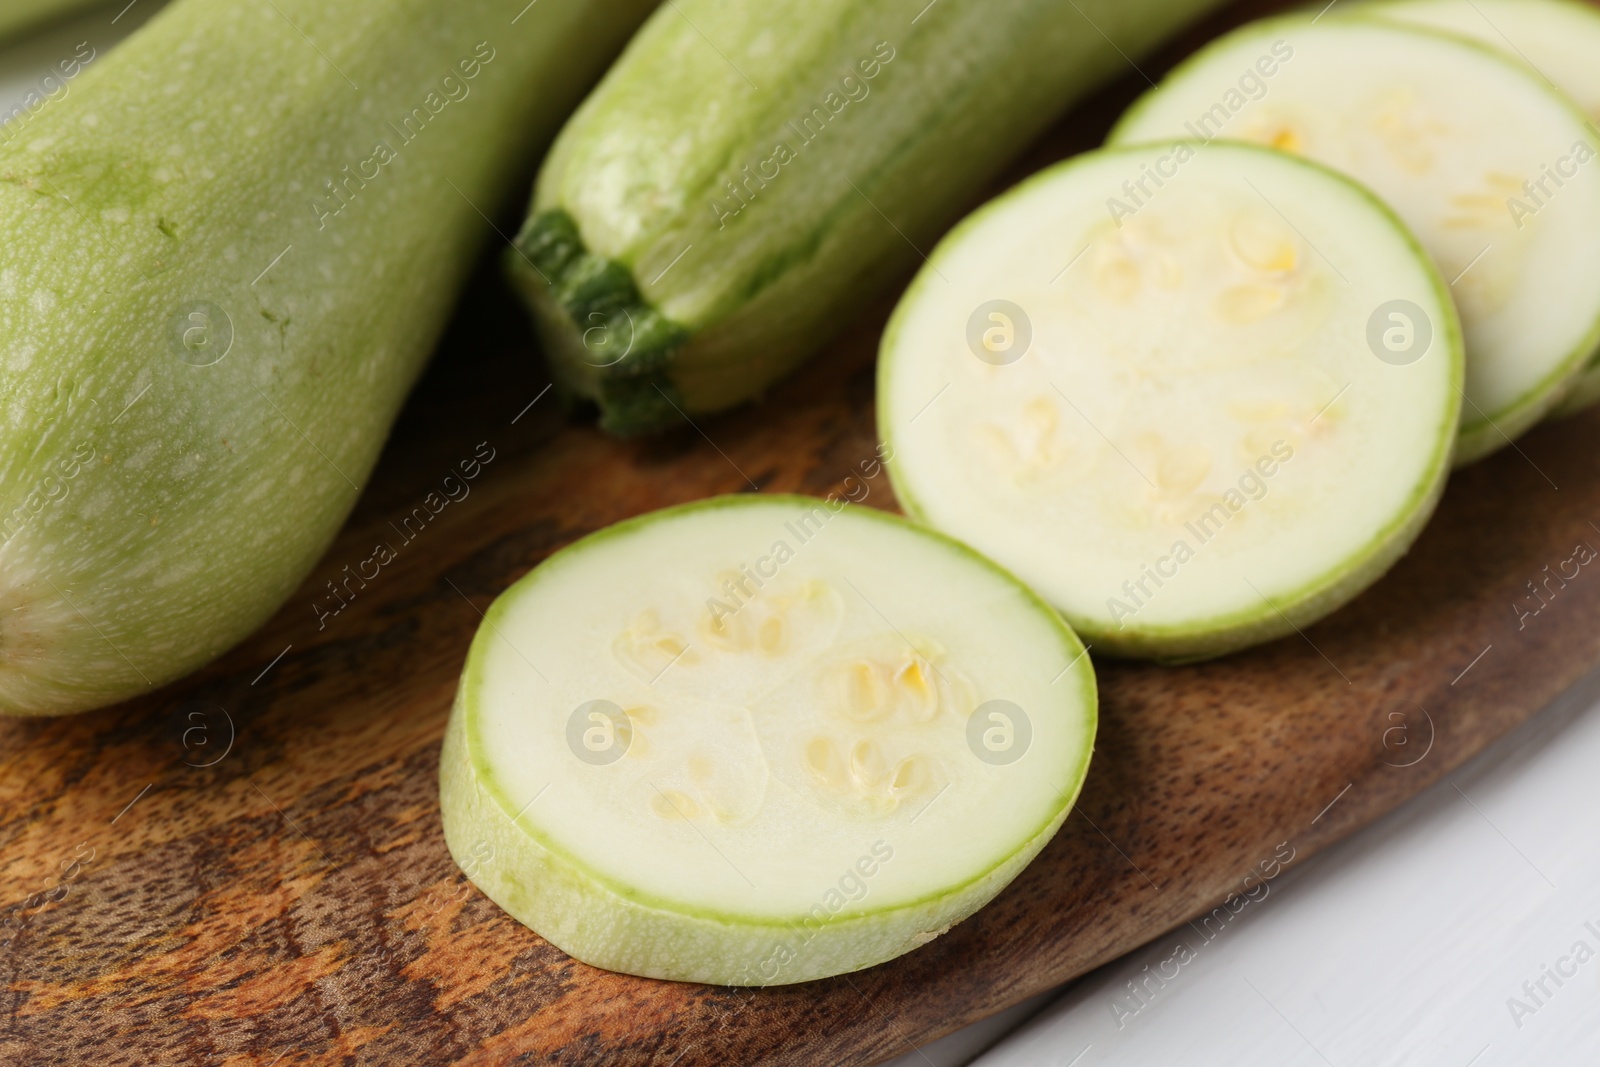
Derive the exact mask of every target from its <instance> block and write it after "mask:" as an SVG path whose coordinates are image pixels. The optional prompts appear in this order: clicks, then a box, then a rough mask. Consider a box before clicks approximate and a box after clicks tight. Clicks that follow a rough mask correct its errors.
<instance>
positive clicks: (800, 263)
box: [506, 0, 1216, 435]
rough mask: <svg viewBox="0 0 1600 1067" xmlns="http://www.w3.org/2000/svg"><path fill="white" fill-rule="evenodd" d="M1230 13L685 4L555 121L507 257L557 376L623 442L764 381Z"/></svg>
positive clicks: (684, 0) (1152, 7)
mask: <svg viewBox="0 0 1600 1067" xmlns="http://www.w3.org/2000/svg"><path fill="white" fill-rule="evenodd" d="M1214 6H1216V0H1092V2H1091V0H1084V2H1081V3H1078V4H1076V5H1074V4H1063V3H1061V2H1059V0H990V2H987V3H977V2H975V0H939V2H937V3H935V4H932V5H927V6H926V7H924V5H922V4H918V3H906V2H904V0H894V2H889V0H772V2H768V3H763V4H759V5H757V4H746V3H739V2H737V0H676V2H675V3H673V4H671V5H666V6H663V7H662V8H661V9H660V10H659V11H657V13H656V14H655V15H654V16H653V17H652V18H651V19H650V21H649V22H647V23H646V25H645V27H644V29H643V30H642V31H640V33H639V35H638V36H637V37H635V39H634V40H633V42H632V43H631V44H630V45H629V47H628V49H627V51H626V52H625V53H624V54H623V58H622V59H621V60H620V61H619V62H618V64H617V65H616V66H615V67H614V68H612V70H611V72H610V73H609V74H608V75H607V76H606V78H605V79H604V80H603V81H602V82H601V84H600V86H599V87H598V88H597V89H596V90H595V92H594V93H593V94H591V95H590V97H589V98H588V99H587V100H586V101H585V102H584V104H583V106H582V107H581V108H580V109H579V110H578V113H577V114H576V115H575V116H574V117H573V119H572V120H571V121H570V122H569V123H568V124H567V126H566V128H565V129H564V130H563V131H562V133H561V135H560V136H559V137H558V138H557V141H556V145H555V147H554V148H553V149H552V151H551V154H550V156H549V158H548V159H547V160H546V163H545V166H544V169H543V171H542V173H541V174H540V177H539V183H538V187H537V189H536V191H535V195H534V198H533V203H532V207H531V210H530V214H529V217H528V221H527V223H526V225H525V226H524V227H523V229H522V231H521V233H520V235H519V237H518V239H517V244H518V248H517V250H516V251H515V252H513V253H512V254H510V255H508V256H507V257H506V262H507V264H508V269H509V272H510V274H511V277H512V279H513V282H514V284H516V285H517V287H518V288H519V290H521V291H522V293H523V294H524V296H525V298H526V299H527V301H528V302H529V304H530V305H531V307H532V310H533V312H534V315H535V317H536V319H537V320H538V323H539V328H540V332H541V335H542V337H543V339H544V341H545V347H546V351H547V353H548V355H549V357H550V359H551V362H552V364H553V367H554V370H555V373H556V375H557V377H558V379H559V380H560V381H561V382H562V383H563V385H564V386H565V387H566V388H567V389H568V390H570V391H571V392H573V393H575V394H578V395H580V396H583V397H587V398H589V399H592V400H594V401H596V402H597V403H598V404H599V407H600V409H601V425H602V426H604V427H605V428H607V429H609V430H611V431H613V432H616V433H619V434H624V435H627V434H636V433H645V432H650V431H654V430H658V429H662V428H665V427H669V426H673V425H680V424H681V423H682V421H683V418H684V415H685V413H688V414H692V413H696V412H710V411H717V410H721V409H724V408H728V407H731V406H733V405H735V404H738V403H741V402H743V401H746V400H749V399H751V398H753V397H755V396H757V395H759V394H760V393H761V392H762V390H764V389H765V388H766V387H767V386H768V385H770V384H771V383H772V382H774V381H776V380H777V379H778V378H780V377H782V376H783V375H784V374H786V373H788V372H789V371H790V370H792V369H793V368H794V367H795V366H796V365H797V364H799V363H800V362H801V361H802V360H803V359H805V358H806V357H807V356H808V355H810V354H811V353H812V352H813V351H815V350H816V349H817V348H818V347H819V346H820V345H821V344H822V343H823V342H824V341H826V340H827V339H828V337H829V336H831V335H832V334H833V333H834V332H835V331H836V330H837V329H838V328H839V327H841V326H843V325H844V324H845V323H846V322H848V321H849V318H850V316H851V314H852V313H853V312H854V311H856V310H857V309H859V308H860V307H861V306H862V305H863V304H864V303H866V302H867V301H869V300H870V299H872V298H873V297H875V296H877V295H879V294H880V293H881V290H882V288H883V286H884V285H885V283H887V282H889V281H891V280H892V279H893V278H894V277H895V276H896V274H897V273H899V272H901V271H902V270H904V269H905V268H906V267H907V266H909V265H910V264H913V263H915V262H917V260H918V256H919V253H918V251H917V249H918V248H926V247H927V242H929V241H930V240H931V239H932V238H934V237H935V236H937V234H938V233H939V232H940V231H941V230H942V229H943V228H944V227H945V226H947V225H948V224H949V223H951V222H953V221H954V220H955V218H956V217H957V216H958V215H959V214H960V212H961V211H962V210H963V209H965V208H967V207H969V206H970V205H971V202H972V200H973V199H974V198H976V197H977V196H978V195H979V194H980V193H981V191H982V190H983V188H984V186H985V184H986V183H987V182H989V181H990V180H992V179H993V178H994V176H995V175H996V174H997V173H998V172H999V171H1000V170H1001V169H1002V168H1003V167H1004V166H1005V165H1006V163H1007V162H1008V161H1009V160H1010V159H1012V158H1013V157H1014V156H1015V155H1016V154H1017V153H1018V152H1019V151H1020V150H1021V149H1022V148H1023V147H1024V146H1025V145H1027V143H1028V142H1029V141H1030V140H1031V139H1032V138H1034V137H1035V136H1036V135H1038V134H1039V133H1040V132H1041V131H1042V130H1043V129H1044V128H1045V127H1046V126H1048V125H1049V124H1050V123H1051V121H1052V120H1053V119H1054V118H1055V117H1056V116H1057V115H1059V114H1060V112H1061V111H1062V110H1063V109H1064V108H1065V107H1066V106H1067V105H1068V104H1070V103H1071V102H1072V101H1073V100H1074V99H1075V98H1077V97H1078V96H1080V95H1082V94H1083V93H1084V92H1086V91H1087V90H1089V89H1090V88H1092V87H1093V86H1095V85H1096V84H1098V83H1099V82H1101V81H1103V80H1105V79H1107V78H1109V77H1111V76H1113V75H1115V74H1118V73H1121V72H1124V71H1126V70H1128V65H1129V62H1130V60H1129V59H1128V58H1126V57H1133V59H1134V60H1137V57H1138V56H1139V55H1141V54H1142V53H1144V52H1145V51H1147V50H1148V49H1149V48H1150V47H1151V46H1153V45H1155V44H1156V43H1158V42H1159V41H1160V40H1162V39H1163V38H1165V37H1166V36H1168V35H1170V34H1172V33H1174V32H1176V31H1177V30H1178V29H1179V28H1181V27H1182V26H1183V25H1184V24H1186V23H1187V22H1188V21H1189V20H1190V19H1191V18H1193V17H1195V16H1197V15H1199V14H1200V13H1201V12H1203V11H1205V10H1206V9H1208V8H1211V7H1214ZM1113 41H1114V42H1115V44H1114V45H1113V44H1112V43H1111V42H1113ZM1119 50H1120V53H1124V54H1125V55H1124V54H1119ZM557 250H559V251H557Z"/></svg>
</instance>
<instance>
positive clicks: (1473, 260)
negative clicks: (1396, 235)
mask: <svg viewBox="0 0 1600 1067" xmlns="http://www.w3.org/2000/svg"><path fill="white" fill-rule="evenodd" d="M1268 70H1270V71H1271V72H1272V73H1271V74H1270V75H1269V74H1267V73H1266V72H1267V71H1268ZM1174 136H1198V137H1202V138H1227V139H1230V140H1245V141H1253V142H1257V143H1261V144H1268V145H1271V146H1273V147H1276V148H1282V149H1285V150H1288V151H1292V152H1295V153H1298V154H1301V155H1304V156H1306V157H1308V158H1311V159H1314V160H1317V161H1318V162H1321V163H1324V164H1326V165H1328V166H1331V167H1334V168H1336V169H1338V170H1340V171H1342V172H1344V173H1346V174H1349V175H1351V176H1353V177H1355V178H1356V179H1358V180H1359V181H1361V182H1362V183H1363V184H1365V185H1367V186H1368V187H1370V188H1371V189H1372V190H1373V191H1375V192H1376V193H1377V194H1378V195H1379V196H1380V197H1382V198H1383V199H1384V200H1385V201H1386V202H1387V203H1388V204H1389V205H1390V206H1392V207H1393V208H1394V210H1395V211H1396V212H1398V213H1399V215H1400V217H1401V218H1403V219H1405V221H1406V223H1407V224H1408V225H1409V226H1410V227H1411V229H1412V230H1413V231H1415V233H1416V234H1417V236H1418V238H1419V239H1420V240H1421V241H1422V244H1423V245H1424V246H1425V247H1426V248H1427V249H1428V251H1429V253H1430V254H1431V255H1432V256H1433V258H1434V260H1435V261H1436V262H1437V263H1438V265H1439V268H1440V271H1441V272H1442V273H1443V275H1444V277H1445V278H1446V279H1448V280H1449V281H1450V285H1451V294H1452V295H1453V297H1454V298H1455V301H1456V306H1457V307H1458V308H1459V309H1460V313H1461V320H1462V323H1463V326H1464V328H1465V332H1466V339H1467V384H1466V403H1465V405H1464V407H1463V410H1462V424H1461V430H1460V435H1461V436H1460V442H1459V444H1458V445H1457V448H1456V462H1457V463H1458V464H1459V463H1466V462H1469V461H1471V460H1474V459H1477V458H1479V457H1481V456H1484V455H1487V454H1488V453H1490V452H1493V451H1494V450H1496V449H1498V448H1501V447H1503V446H1504V445H1506V444H1509V443H1510V441H1511V440H1512V439H1513V438H1515V437H1516V436H1517V435H1518V434H1520V433H1521V432H1523V431H1524V430H1526V429H1527V428H1528V427H1530V426H1532V425H1533V424H1534V423H1535V422H1537V421H1538V420H1539V419H1540V418H1541V417H1542V416H1543V415H1544V414H1545V413H1546V412H1547V411H1548V410H1549V409H1550V408H1551V407H1552V406H1553V405H1554V404H1555V403H1556V402H1558V401H1559V400H1560V399H1561V398H1562V397H1563V396H1565V395H1566V394H1567V392H1568V391H1569V390H1570V388H1571V387H1572V385H1573V383H1574V382H1575V381H1576V380H1577V378H1578V376H1579V375H1580V374H1581V373H1582V371H1583V368H1584V366H1585V365H1586V363H1587V362H1588V359H1589V356H1590V353H1592V352H1593V351H1594V349H1595V344H1596V341H1597V340H1600V241H1596V240H1595V239H1594V235H1595V234H1597V233H1600V164H1597V163H1596V162H1595V155H1596V152H1595V147H1594V145H1595V139H1594V137H1593V134H1592V132H1591V130H1590V129H1589V127H1588V125H1587V122H1586V120H1585V118H1584V116H1583V114H1582V113H1581V112H1580V111H1579V110H1578V108H1577V106H1576V105H1575V104H1573V103H1572V102H1571V101H1570V100H1569V99H1568V98H1567V97H1566V96H1565V95H1564V94H1562V93H1560V92H1558V91H1557V90H1556V89H1555V88H1554V87H1552V86H1551V85H1550V84H1549V83H1547V82H1546V81H1545V80H1544V79H1543V78H1541V77H1539V76H1538V75H1537V74H1534V73H1532V72H1530V71H1529V70H1528V69H1527V68H1526V67H1524V66H1523V65H1522V64H1521V63H1518V62H1513V61H1511V60H1507V59H1506V58H1504V57H1503V56H1501V55H1499V54H1497V53H1495V52H1493V51H1491V50H1490V49H1487V48H1484V47H1482V46H1481V45H1479V44H1477V43H1475V42H1473V41H1470V40H1467V39H1465V38H1462V37H1457V36H1450V35H1446V34H1439V33H1434V32H1431V31H1425V30H1419V29H1415V28H1411V27H1406V26H1402V25H1399V24H1396V23H1393V22H1386V21H1383V20H1380V19H1376V18H1371V17H1366V16H1346V17H1343V18H1340V17H1337V16H1336V15H1330V16H1328V17H1326V18H1321V19H1320V20H1313V19H1311V18H1308V17H1302V16H1291V17H1286V18H1276V19H1268V20H1265V21H1262V22H1257V23H1252V24H1250V25H1248V26H1244V27H1242V28H1241V29H1239V30H1236V31H1235V32H1233V33H1231V34H1229V35H1227V36H1226V37H1223V38H1221V39H1219V40H1217V41H1214V42H1212V43H1211V44H1210V45H1208V46H1207V47H1206V48H1204V49H1202V50H1201V51H1200V52H1198V53H1196V54H1195V55H1194V56H1192V57H1191V58H1189V59H1188V60H1187V61H1185V62H1184V63H1183V64H1181V65H1180V66H1179V67H1178V68H1177V69H1176V70H1175V71H1173V73H1172V74H1170V75H1169V76H1168V77H1167V78H1166V79H1165V80H1164V81H1163V82H1162V84H1161V86H1160V87H1159V88H1157V89H1154V90H1151V91H1150V92H1148V93H1146V94H1145V96H1144V97H1142V98H1141V99H1140V100H1139V101H1137V102H1136V103H1135V104H1134V106H1133V107H1132V108H1131V109H1129V111H1128V113H1127V114H1126V115H1125V116H1124V117H1123V118H1122V120H1121V122H1119V123H1118V125H1117V127H1116V129H1115V130H1114V131H1113V132H1112V136H1111V141H1112V143H1116V144H1130V143H1137V142H1142V141H1152V140H1156V139H1159V138H1163V137H1174Z"/></svg>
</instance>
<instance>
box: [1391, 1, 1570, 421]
mask: <svg viewBox="0 0 1600 1067" xmlns="http://www.w3.org/2000/svg"><path fill="white" fill-rule="evenodd" d="M1363 10H1365V11H1367V12H1368V13H1369V14H1372V15H1376V16H1379V17H1382V18H1390V19H1395V20H1396V21H1399V22H1405V23H1411V24H1414V25H1417V26H1425V27H1428V28H1431V29H1436V30H1442V31H1445V32H1448V33H1459V34H1462V35H1463V36H1466V37H1471V38H1473V39H1474V40H1476V41H1478V42H1480V43H1481V44H1484V45H1487V46H1488V47H1490V48H1494V49H1498V50H1499V51H1500V52H1501V53H1502V54H1504V55H1505V56H1506V57H1507V58H1514V59H1520V60H1522V61H1523V62H1524V63H1526V64H1528V65H1529V66H1531V67H1532V68H1533V69H1534V70H1535V71H1536V72H1538V74H1539V75H1540V77H1543V78H1547V79H1549V81H1550V83H1551V84H1552V85H1554V86H1555V87H1556V88H1557V89H1560V90H1561V91H1562V92H1564V93H1566V94H1567V95H1568V96H1569V97H1571V98H1572V100H1573V102H1575V103H1576V104H1577V105H1578V106H1579V107H1580V108H1582V109H1583V112H1584V114H1585V115H1587V116H1588V117H1589V120H1590V122H1591V124H1592V123H1593V122H1594V121H1595V120H1597V119H1600V65H1597V64H1596V63H1595V56H1597V55H1600V11H1596V10H1595V8H1594V5H1593V4H1587V3H1579V2H1577V0H1387V2H1382V3H1375V4H1373V5H1372V6H1371V7H1369V8H1365V9H1363ZM1597 400H1600V352H1597V353H1596V354H1595V355H1593V356H1591V357H1590V358H1589V364H1588V366H1587V367H1585V368H1584V371H1583V376H1582V377H1580V378H1579V379H1578V381H1577V384H1575V385H1574V386H1572V389H1571V391H1570V392H1569V393H1567V395H1566V396H1565V397H1564V398H1563V399H1562V400H1561V402H1560V403H1559V404H1557V405H1556V406H1555V408H1554V409H1553V410H1552V411H1551V416H1552V417H1555V418H1561V417H1564V416H1567V415H1575V414H1577V413H1578V412H1579V411H1582V410H1584V409H1586V408H1588V407H1590V406H1591V405H1593V404H1594V403H1595V401H1597Z"/></svg>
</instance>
